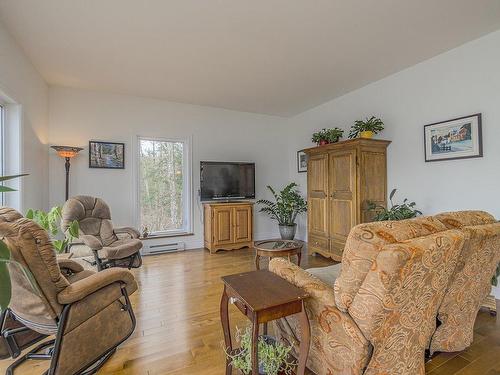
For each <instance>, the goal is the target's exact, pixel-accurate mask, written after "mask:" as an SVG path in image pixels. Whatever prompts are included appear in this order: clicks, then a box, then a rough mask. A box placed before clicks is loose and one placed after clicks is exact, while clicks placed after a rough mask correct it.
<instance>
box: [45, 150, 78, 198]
mask: <svg viewBox="0 0 500 375" xmlns="http://www.w3.org/2000/svg"><path fill="white" fill-rule="evenodd" d="M51 148H53V149H54V150H56V151H57V155H59V156H60V157H62V158H64V160H65V163H64V168H65V170H66V194H65V201H67V200H68V198H69V168H70V166H71V164H70V159H71V158H73V157H75V156H76V154H78V152H80V151H81V150H83V148H81V147H73V146H51Z"/></svg>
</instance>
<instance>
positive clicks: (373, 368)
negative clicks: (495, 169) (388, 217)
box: [270, 211, 500, 375]
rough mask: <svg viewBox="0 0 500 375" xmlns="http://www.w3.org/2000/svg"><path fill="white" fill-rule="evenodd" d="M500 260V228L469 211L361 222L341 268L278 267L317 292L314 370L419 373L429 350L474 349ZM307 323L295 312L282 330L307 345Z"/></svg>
mask: <svg viewBox="0 0 500 375" xmlns="http://www.w3.org/2000/svg"><path fill="white" fill-rule="evenodd" d="M498 261H500V224H499V223H496V221H495V219H494V218H493V217H492V216H491V215H489V214H488V213H486V212H482V211H463V212H453V213H443V214H440V215H437V216H434V217H419V218H415V219H409V220H402V221H394V222H376V223H366V224H361V225H358V226H356V227H355V228H353V229H352V230H351V233H350V234H349V237H348V240H347V242H346V247H345V250H344V255H343V259H342V263H341V264H337V265H334V266H330V267H324V268H317V269H310V270H307V271H306V270H303V269H300V268H299V267H297V266H296V265H294V264H292V263H290V262H287V261H286V260H284V259H279V258H276V259H273V260H272V261H271V262H270V270H271V271H272V272H274V273H276V274H278V275H280V276H281V277H283V278H284V279H286V280H288V281H290V282H291V283H293V284H295V285H297V286H299V287H301V288H303V289H305V290H306V291H308V292H309V293H310V296H311V297H310V298H309V299H308V301H307V303H306V309H307V312H308V316H309V319H310V323H311V337H312V341H311V349H310V354H309V358H308V368H309V369H311V370H312V371H314V372H315V373H316V374H318V375H337V374H342V375H343V374H346V375H347V374H349V375H356V374H391V375H392V374H402V375H403V374H404V375H415V374H424V373H425V368H424V354H425V350H427V349H430V350H431V351H456V350H463V349H464V348H466V347H467V346H469V345H470V343H471V342H472V329H473V325H474V320H475V317H476V315H477V312H478V310H479V307H480V305H481V301H482V300H483V299H484V298H485V297H486V295H487V294H488V292H489V290H490V278H491V276H492V274H493V272H494V269H495V268H496V264H498ZM437 322H439V323H437ZM297 325H298V322H297V320H296V319H294V317H289V318H287V319H281V320H279V321H277V322H276V323H275V325H274V330H275V333H276V334H277V336H278V337H279V338H280V339H281V340H283V341H285V342H287V343H289V344H290V345H292V346H293V347H294V348H297V347H298V346H297V345H298V343H299V342H300V336H299V335H298V332H300V330H298V329H297ZM437 325H439V326H438V327H437ZM436 327H437V328H436Z"/></svg>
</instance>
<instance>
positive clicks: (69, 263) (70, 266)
mask: <svg viewBox="0 0 500 375" xmlns="http://www.w3.org/2000/svg"><path fill="white" fill-rule="evenodd" d="M57 264H58V265H59V269H60V270H61V272H62V271H63V270H64V269H67V270H70V271H71V272H81V271H83V266H82V265H81V264H80V263H78V262H75V261H74V260H72V259H59V258H58V259H57Z"/></svg>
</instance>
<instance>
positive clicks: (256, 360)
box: [226, 315, 259, 375]
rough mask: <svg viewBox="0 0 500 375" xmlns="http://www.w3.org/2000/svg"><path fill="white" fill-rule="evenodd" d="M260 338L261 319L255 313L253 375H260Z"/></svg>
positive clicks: (253, 325)
mask: <svg viewBox="0 0 500 375" xmlns="http://www.w3.org/2000/svg"><path fill="white" fill-rule="evenodd" d="M258 340H259V320H258V319H257V315H254V317H253V319H252V375H259V358H258V355H257V354H258V353H257V348H258ZM226 375H227V373H226Z"/></svg>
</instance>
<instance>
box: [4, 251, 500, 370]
mask: <svg viewBox="0 0 500 375" xmlns="http://www.w3.org/2000/svg"><path fill="white" fill-rule="evenodd" d="M302 261H303V264H302V266H303V267H304V268H309V267H319V266H324V265H328V264H330V261H329V260H326V259H324V258H322V257H321V256H317V257H308V256H305V255H304V256H303V257H302ZM264 262H267V260H262V266H264ZM252 269H255V265H254V252H253V251H251V250H248V249H242V250H236V251H231V252H218V253H217V254H214V255H210V254H209V253H208V251H207V250H202V249H200V250H191V251H186V252H181V253H173V254H163V255H156V256H149V257H145V259H144V265H143V267H142V268H141V269H139V270H135V271H134V273H135V275H136V278H137V280H138V283H139V288H140V289H139V291H138V292H136V293H135V294H134V295H133V296H132V297H131V300H132V303H133V305H134V311H135V313H136V316H137V328H136V330H135V332H134V334H133V335H132V336H131V337H130V338H129V339H128V340H127V341H126V342H125V343H123V344H122V345H121V346H120V347H119V348H118V350H117V352H116V354H115V355H113V357H111V359H110V360H109V361H108V362H107V364H106V365H105V366H104V367H103V368H102V369H101V370H100V372H99V374H141V375H142V374H144V375H153V374H168V375H181V374H182V375H191V374H204V375H220V374H223V373H224V365H225V361H224V354H223V351H222V345H221V343H222V340H223V337H222V329H221V324H220V320H219V301H220V296H221V293H222V282H221V281H220V277H221V276H223V275H227V274H232V273H237V272H243V271H249V270H252ZM230 309H231V310H230V315H231V324H232V327H234V325H239V326H243V325H244V324H246V320H245V319H244V318H243V316H242V314H241V313H240V312H239V311H237V310H236V308H234V307H233V306H231V307H230ZM499 359H500V319H496V318H493V317H491V316H489V314H487V313H486V312H480V314H479V317H478V319H477V322H476V329H475V340H474V344H473V345H472V346H471V347H470V348H469V349H468V350H466V351H464V352H462V353H456V354H440V355H438V356H436V357H435V358H433V359H432V360H431V361H429V362H428V363H427V365H426V367H427V373H428V374H429V375H442V374H450V375H500V360H499ZM10 363H11V361H7V360H3V361H0V373H3V372H4V371H5V368H6V367H7V366H8V365H9V364H10ZM46 368H47V363H46V362H43V361H32V362H28V363H26V364H24V365H23V366H22V367H20V368H19V370H18V372H16V373H18V374H23V375H31V374H42V373H43V371H44V370H45V369H46ZM235 373H236V372H235Z"/></svg>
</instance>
